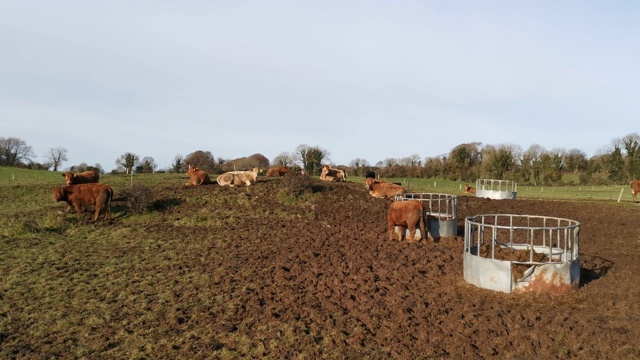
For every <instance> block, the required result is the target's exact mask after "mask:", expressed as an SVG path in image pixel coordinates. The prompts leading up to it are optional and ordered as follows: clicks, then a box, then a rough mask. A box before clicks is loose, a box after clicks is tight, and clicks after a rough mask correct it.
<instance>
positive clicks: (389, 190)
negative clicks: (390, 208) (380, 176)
mask: <svg viewBox="0 0 640 360" xmlns="http://www.w3.org/2000/svg"><path fill="white" fill-rule="evenodd" d="M364 182H365V186H366V187H367V189H369V195H371V196H373V197H377V198H392V197H394V196H395V195H401V194H404V193H405V190H404V188H403V187H402V185H398V184H394V183H388V182H384V181H382V180H376V179H374V178H366V179H365V180H364Z"/></svg>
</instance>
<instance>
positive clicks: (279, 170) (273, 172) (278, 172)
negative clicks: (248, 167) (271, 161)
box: [266, 166, 289, 176]
mask: <svg viewBox="0 0 640 360" xmlns="http://www.w3.org/2000/svg"><path fill="white" fill-rule="evenodd" d="M287 171H289V169H288V168H287V167H286V166H279V167H275V168H271V169H269V170H267V174H266V175H267V176H285V174H286V173H287Z"/></svg>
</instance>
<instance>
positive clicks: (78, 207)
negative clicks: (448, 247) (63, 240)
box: [53, 165, 640, 242]
mask: <svg viewBox="0 0 640 360" xmlns="http://www.w3.org/2000/svg"><path fill="white" fill-rule="evenodd" d="M261 171H262V170H260V169H258V168H253V169H252V170H250V171H229V172H226V173H224V174H221V175H219V176H218V177H217V178H216V182H217V183H218V185H220V186H230V187H232V186H238V187H239V186H251V185H253V184H255V183H256V181H257V178H258V174H259V173H260V172H261ZM287 172H288V169H287V167H285V166H279V167H274V168H270V169H268V170H267V173H266V176H276V177H279V176H284V175H285V174H287ZM62 176H63V177H64V178H65V185H64V186H57V187H54V188H53V198H54V200H55V201H64V202H66V203H67V208H66V213H67V214H68V213H69V212H70V211H71V208H73V209H75V211H76V214H77V216H78V219H81V218H82V205H94V210H95V211H94V216H93V220H94V221H97V220H98V219H99V217H100V213H101V211H102V207H105V208H106V209H105V214H104V218H103V221H104V220H106V219H109V218H110V217H111V201H112V199H113V189H112V188H111V187H110V186H109V185H106V184H99V183H98V181H99V180H100V176H99V174H98V173H97V172H96V171H85V172H82V173H72V172H66V173H63V174H62ZM187 177H188V178H189V181H188V182H187V183H186V184H185V185H187V186H196V185H205V184H211V183H212V181H211V179H210V177H209V175H208V174H207V173H206V172H205V171H203V170H200V169H198V168H197V167H195V166H189V168H188V170H187ZM320 180H322V181H329V182H342V181H346V180H347V175H346V173H345V171H344V170H341V169H336V168H331V167H330V166H328V165H324V166H323V167H322V172H321V174H320ZM364 184H365V187H366V188H367V190H369V194H370V195H371V196H372V197H375V198H383V199H393V198H394V197H395V196H396V195H402V194H404V193H405V189H404V188H403V187H402V185H401V184H400V183H393V182H386V181H384V180H380V179H376V177H375V174H374V173H372V172H370V173H368V174H367V176H366V178H365V180H364ZM630 185H631V194H632V196H633V202H634V203H635V202H636V198H637V195H638V193H640V180H634V181H632V182H631V183H630ZM475 190H476V189H475V188H474V187H471V186H469V184H465V185H464V193H468V194H473V193H475ZM387 225H388V237H389V240H390V241H392V240H393V239H394V235H395V229H397V230H398V232H397V234H398V241H402V240H403V238H404V230H405V228H407V229H408V231H409V234H408V236H409V237H408V239H407V240H408V241H409V242H411V241H414V239H415V232H416V228H417V227H419V228H420V240H422V239H426V232H425V219H424V205H423V204H422V202H420V201H419V200H410V201H394V202H392V203H391V205H390V206H389V210H388V213H387Z"/></svg>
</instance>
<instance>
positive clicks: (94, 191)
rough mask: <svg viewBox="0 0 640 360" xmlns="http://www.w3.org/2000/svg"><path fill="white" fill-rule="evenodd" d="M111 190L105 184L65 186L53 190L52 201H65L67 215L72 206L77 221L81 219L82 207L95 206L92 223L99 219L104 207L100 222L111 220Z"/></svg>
mask: <svg viewBox="0 0 640 360" xmlns="http://www.w3.org/2000/svg"><path fill="white" fill-rule="evenodd" d="M112 198H113V189H111V187H110V186H109V185H106V184H79V185H66V186H58V187H54V188H53V199H54V200H55V201H65V202H66V203H67V205H68V206H67V211H66V212H67V213H69V211H70V210H71V207H72V206H73V208H74V209H76V213H77V214H78V219H81V218H82V205H95V209H96V211H95V214H94V216H93V221H96V220H98V218H99V217H100V210H101V209H102V206H103V205H105V206H106V210H105V214H104V218H103V219H102V221H104V220H106V219H109V218H111V199H112Z"/></svg>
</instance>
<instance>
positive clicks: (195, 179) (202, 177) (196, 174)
mask: <svg viewBox="0 0 640 360" xmlns="http://www.w3.org/2000/svg"><path fill="white" fill-rule="evenodd" d="M187 176H188V177H189V181H188V182H187V183H186V185H187V186H189V185H205V184H211V178H210V177H209V174H207V172H206V171H204V170H200V169H198V168H197V167H195V166H191V165H189V169H188V170H187Z"/></svg>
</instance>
